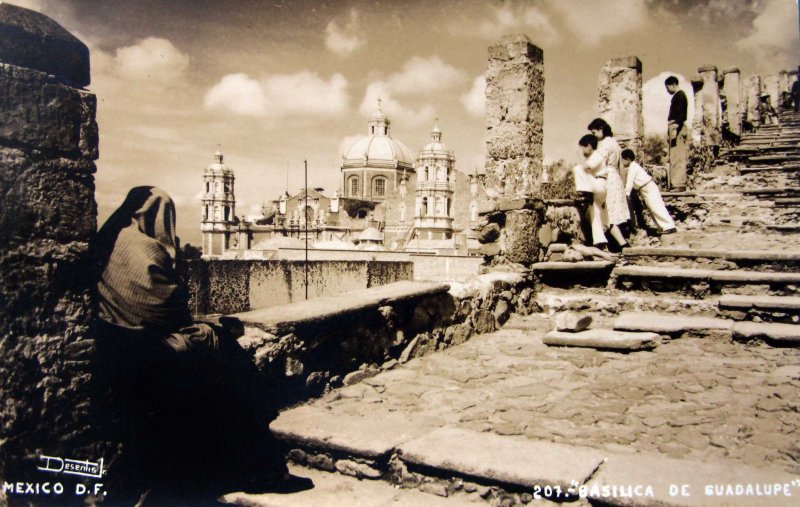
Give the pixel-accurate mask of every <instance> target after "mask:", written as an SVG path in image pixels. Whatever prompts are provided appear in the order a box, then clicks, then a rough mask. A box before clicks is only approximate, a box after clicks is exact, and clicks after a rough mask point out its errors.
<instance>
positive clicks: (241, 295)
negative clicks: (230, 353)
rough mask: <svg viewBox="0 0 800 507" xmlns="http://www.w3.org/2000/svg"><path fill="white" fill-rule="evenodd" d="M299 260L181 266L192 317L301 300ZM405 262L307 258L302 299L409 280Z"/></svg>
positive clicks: (410, 275) (202, 262) (302, 272)
mask: <svg viewBox="0 0 800 507" xmlns="http://www.w3.org/2000/svg"><path fill="white" fill-rule="evenodd" d="M304 264H305V263H304V262H302V261H280V260H278V261H276V260H218V259H214V260H205V259H202V260H193V261H188V262H186V264H185V265H184V266H183V268H182V271H183V272H182V275H183V276H184V279H185V280H186V282H187V284H188V286H189V295H190V299H189V308H191V310H192V312H193V313H194V314H195V315H207V314H216V313H221V314H228V313H235V312H244V311H248V310H254V309H257V308H266V307H270V306H277V305H283V304H287V303H292V302H295V301H301V300H304V299H305V276H306V273H305V266H304ZM413 277H414V266H413V264H412V263H411V262H392V261H309V262H308V297H309V299H311V298H317V297H320V296H335V295H338V294H341V293H342V292H347V291H350V290H356V289H365V288H369V287H377V286H380V285H386V284H387V283H392V282H397V281H400V280H412V279H413Z"/></svg>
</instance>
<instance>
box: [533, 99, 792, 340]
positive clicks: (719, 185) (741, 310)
mask: <svg viewBox="0 0 800 507" xmlns="http://www.w3.org/2000/svg"><path fill="white" fill-rule="evenodd" d="M696 181H697V185H696V187H697V188H696V190H692V191H688V192H680V193H670V192H666V193H664V199H665V202H666V203H667V207H668V208H669V209H670V211H671V213H673V216H674V217H675V218H676V223H677V225H678V232H677V233H675V234H672V235H665V236H662V237H661V238H660V240H656V241H653V240H652V238H648V239H649V243H650V244H649V245H647V246H633V247H630V248H627V249H625V251H624V252H623V254H622V255H621V256H620V258H619V260H618V262H616V264H615V265H613V267H612V266H611V265H610V264H609V263H603V262H598V261H595V262H593V263H581V264H582V266H579V267H577V268H576V270H577V271H579V272H580V275H579V276H574V273H575V270H572V275H573V276H569V277H567V276H563V275H559V273H558V271H559V270H561V271H564V270H569V266H568V265H564V263H559V266H558V268H556V266H554V265H553V263H550V265H548V263H539V264H537V265H534V271H535V272H537V274H538V277H539V279H540V281H541V282H543V284H544V285H546V287H545V288H544V289H543V290H542V291H540V293H539V294H538V297H537V303H538V304H539V305H540V307H541V308H542V310H544V311H545V312H547V313H549V314H551V315H552V314H553V313H555V312H558V311H562V310H573V311H578V312H588V313H590V314H592V315H593V316H594V318H595V321H596V324H595V327H598V326H601V327H602V326H608V327H613V328H614V329H615V330H618V331H652V332H658V333H664V334H668V335H672V336H677V335H702V334H703V333H706V332H708V331H711V330H713V331H715V332H723V333H727V334H728V335H729V336H732V337H734V338H738V339H741V340H745V341H749V340H754V339H762V340H764V341H766V342H767V343H770V344H774V345H781V346H785V345H798V344H800V297H798V296H800V115H795V114H794V113H793V112H792V113H788V112H787V113H783V114H782V115H781V124H780V125H778V126H774V125H770V126H764V127H761V128H760V129H758V131H756V132H754V133H749V134H746V135H745V136H743V138H742V142H741V145H740V146H739V147H736V148H732V149H728V150H723V151H722V152H721V153H720V157H719V159H718V160H717V162H716V163H715V164H714V165H713V166H712V168H711V170H710V171H709V172H708V174H703V175H701V176H699V177H697V178H696ZM639 239H641V238H639ZM653 243H657V244H653ZM577 286H580V287H582V289H581V290H580V292H578V291H575V290H571V289H574V288H575V287H577ZM631 312H633V313H631ZM636 314H640V315H641V317H636ZM710 319H711V320H710ZM681 323H682V325H683V327H680V324H681ZM666 330H668V331H669V332H667V331H666Z"/></svg>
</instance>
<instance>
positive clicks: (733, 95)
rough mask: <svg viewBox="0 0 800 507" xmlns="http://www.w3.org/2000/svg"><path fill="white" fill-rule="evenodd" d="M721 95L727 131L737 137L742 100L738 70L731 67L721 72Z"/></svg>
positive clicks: (740, 129)
mask: <svg viewBox="0 0 800 507" xmlns="http://www.w3.org/2000/svg"><path fill="white" fill-rule="evenodd" d="M722 75H723V84H722V93H723V95H725V104H726V110H725V116H726V118H727V119H728V130H730V131H731V133H733V134H736V135H737V136H740V135H742V98H741V89H742V86H741V83H740V81H739V69H737V68H736V67H732V68H730V69H725V70H724V71H722Z"/></svg>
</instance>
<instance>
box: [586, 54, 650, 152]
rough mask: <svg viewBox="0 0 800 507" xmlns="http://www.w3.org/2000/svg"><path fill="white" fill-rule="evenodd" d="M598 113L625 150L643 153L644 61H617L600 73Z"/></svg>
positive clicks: (629, 59)
mask: <svg viewBox="0 0 800 507" xmlns="http://www.w3.org/2000/svg"><path fill="white" fill-rule="evenodd" d="M598 89H599V98H598V101H597V110H598V113H599V115H600V117H601V118H603V119H604V120H606V121H607V122H608V124H609V125H611V129H612V130H613V131H614V137H615V138H616V139H617V141H619V143H620V145H621V146H622V147H623V148H630V149H631V150H633V151H634V152H635V153H636V154H637V156H641V154H642V135H643V133H644V117H643V116H642V62H641V61H640V60H639V59H638V58H637V57H635V56H627V57H624V58H614V59H613V60H610V61H609V62H608V63H606V64H605V65H604V66H603V69H602V70H601V71H600V80H599V85H598Z"/></svg>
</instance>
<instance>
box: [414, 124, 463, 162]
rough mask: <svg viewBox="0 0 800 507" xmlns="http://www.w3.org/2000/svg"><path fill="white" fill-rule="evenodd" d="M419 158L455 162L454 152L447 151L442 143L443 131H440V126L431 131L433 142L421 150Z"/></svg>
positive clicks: (437, 125)
mask: <svg viewBox="0 0 800 507" xmlns="http://www.w3.org/2000/svg"><path fill="white" fill-rule="evenodd" d="M418 156H419V158H421V159H427V158H445V159H451V160H454V159H455V157H454V156H453V152H452V151H450V150H448V149H447V146H445V144H444V143H443V142H442V131H441V130H439V124H438V122H437V124H436V125H435V126H434V127H433V130H431V142H429V143H428V144H426V145H425V146H423V147H422V149H421V150H419V155H418Z"/></svg>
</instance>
